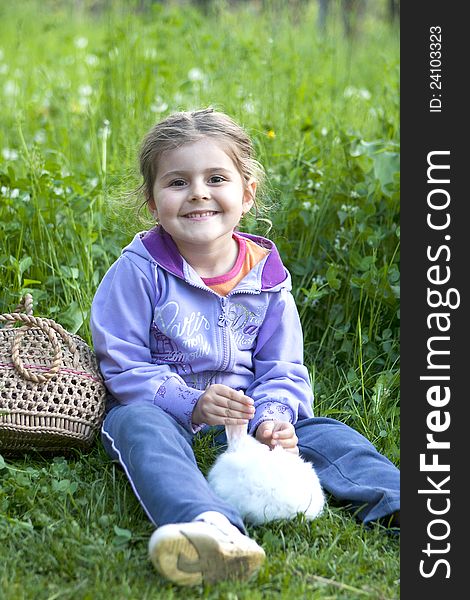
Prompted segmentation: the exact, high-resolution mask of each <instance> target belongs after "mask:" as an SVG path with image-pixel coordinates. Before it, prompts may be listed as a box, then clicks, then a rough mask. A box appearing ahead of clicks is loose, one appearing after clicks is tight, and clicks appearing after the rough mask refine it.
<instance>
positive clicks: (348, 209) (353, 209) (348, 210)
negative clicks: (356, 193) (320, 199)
mask: <svg viewBox="0 0 470 600" xmlns="http://www.w3.org/2000/svg"><path fill="white" fill-rule="evenodd" d="M341 210H342V211H343V212H345V213H348V214H354V213H355V212H356V211H357V210H359V207H358V206H353V205H352V204H342V205H341Z"/></svg>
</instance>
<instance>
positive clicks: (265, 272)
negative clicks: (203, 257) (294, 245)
mask: <svg viewBox="0 0 470 600" xmlns="http://www.w3.org/2000/svg"><path fill="white" fill-rule="evenodd" d="M235 236H238V237H241V238H245V239H248V240H251V241H253V242H255V243H256V244H258V246H261V247H262V248H266V249H267V250H268V251H269V254H268V255H267V258H266V259H265V260H263V261H262V262H261V263H259V264H260V267H261V268H262V273H261V291H274V288H276V289H277V288H278V286H280V285H281V284H283V285H282V287H286V288H287V289H290V288H291V282H290V275H289V273H288V271H287V269H286V268H285V267H284V265H283V263H282V260H281V257H280V256H279V252H278V250H277V248H276V246H275V244H274V243H273V242H272V241H271V240H268V239H267V238H264V237H261V236H256V235H251V234H248V233H242V232H239V231H237V232H235ZM123 253H126V254H127V256H128V258H131V256H129V254H134V255H137V256H138V257H140V259H145V260H147V261H152V262H156V263H157V264H158V265H159V266H160V267H162V268H163V269H165V270H166V271H168V272H170V273H172V274H173V275H175V276H176V277H179V278H181V279H185V269H184V265H185V260H184V258H183V257H182V256H181V254H180V253H179V250H178V247H177V246H176V244H175V242H174V241H173V238H172V237H171V236H170V235H169V234H168V233H167V232H166V231H165V230H164V229H163V227H162V226H161V225H158V226H157V227H154V228H153V229H150V230H149V231H146V232H141V233H138V234H136V236H135V237H134V239H133V240H132V242H131V243H130V244H129V245H128V246H126V247H125V248H124V249H123ZM131 260H132V258H131ZM137 262H139V260H138V259H137ZM255 268H256V267H255Z"/></svg>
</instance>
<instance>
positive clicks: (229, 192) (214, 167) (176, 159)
mask: <svg viewBox="0 0 470 600" xmlns="http://www.w3.org/2000/svg"><path fill="white" fill-rule="evenodd" d="M255 192H256V182H255V181H251V180H250V181H249V182H248V183H247V184H245V182H244V180H243V179H242V176H241V175H240V173H239V171H238V169H237V167H236V166H235V164H234V162H233V161H232V159H231V158H230V157H229V156H228V154H226V152H225V151H224V150H223V146H222V145H220V144H218V143H217V142H216V141H215V140H214V139H212V138H210V137H204V138H202V139H200V140H198V141H197V142H192V143H189V144H186V145H184V146H181V147H180V148H176V149H175V150H169V151H167V152H164V153H163V154H162V156H161V158H160V161H159V164H158V170H157V175H156V177H155V182H154V186H153V199H151V200H150V201H149V207H150V209H151V210H155V211H156V214H155V216H156V217H157V218H158V220H159V221H160V223H161V225H162V226H163V228H164V229H165V230H166V231H167V232H168V233H169V234H170V235H171V237H172V238H173V240H174V241H175V243H176V245H177V246H178V248H179V249H180V251H183V250H188V249H189V250H190V249H191V248H194V247H195V246H199V247H204V249H205V250H210V249H221V250H223V249H224V244H227V248H228V247H229V245H230V244H232V243H233V242H232V233H233V230H234V228H235V227H236V226H237V224H238V222H239V221H240V218H241V217H242V215H243V214H245V213H246V212H248V211H249V210H250V208H251V207H252V206H253V202H254V196H255ZM182 254H184V252H182Z"/></svg>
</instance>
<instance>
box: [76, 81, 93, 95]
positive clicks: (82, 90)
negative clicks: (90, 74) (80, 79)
mask: <svg viewBox="0 0 470 600" xmlns="http://www.w3.org/2000/svg"><path fill="white" fill-rule="evenodd" d="M78 93H79V95H80V96H82V97H85V98H87V97H88V96H91V95H92V94H93V88H92V87H91V85H88V84H86V85H81V86H80V87H79V88H78Z"/></svg>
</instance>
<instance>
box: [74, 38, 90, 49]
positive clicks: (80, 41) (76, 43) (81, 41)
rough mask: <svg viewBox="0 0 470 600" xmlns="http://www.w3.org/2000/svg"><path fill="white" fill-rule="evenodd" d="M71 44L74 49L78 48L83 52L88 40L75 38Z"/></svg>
mask: <svg viewBox="0 0 470 600" xmlns="http://www.w3.org/2000/svg"><path fill="white" fill-rule="evenodd" d="M73 43H74V46H75V48H79V49H80V50H83V48H86V47H87V46H88V39H87V38H86V37H83V36H80V37H76V38H75V39H74V40H73Z"/></svg>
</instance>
